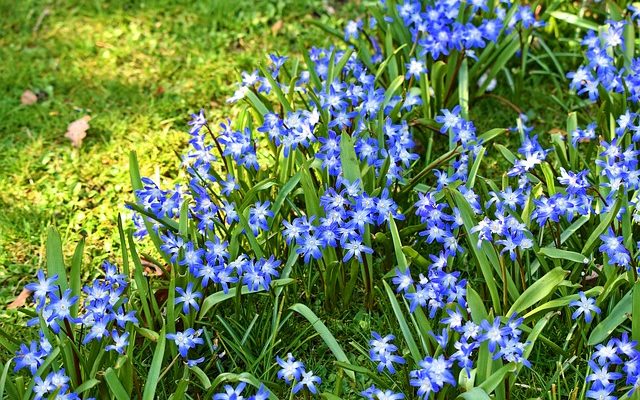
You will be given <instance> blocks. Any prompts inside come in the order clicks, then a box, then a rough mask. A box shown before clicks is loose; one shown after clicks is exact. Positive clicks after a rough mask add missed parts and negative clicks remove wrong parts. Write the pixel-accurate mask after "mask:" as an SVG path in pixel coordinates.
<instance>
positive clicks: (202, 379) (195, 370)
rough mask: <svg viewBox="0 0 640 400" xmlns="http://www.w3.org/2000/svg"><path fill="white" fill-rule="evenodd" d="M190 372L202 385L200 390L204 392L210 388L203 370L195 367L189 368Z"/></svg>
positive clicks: (209, 382)
mask: <svg viewBox="0 0 640 400" xmlns="http://www.w3.org/2000/svg"><path fill="white" fill-rule="evenodd" d="M191 371H192V372H193V373H194V374H195V375H196V377H198V379H199V380H200V383H201V384H202V388H203V389H204V390H209V388H210V387H211V380H209V377H208V376H207V374H206V373H205V372H204V371H203V370H201V369H200V367H198V366H197V365H196V366H193V367H191Z"/></svg>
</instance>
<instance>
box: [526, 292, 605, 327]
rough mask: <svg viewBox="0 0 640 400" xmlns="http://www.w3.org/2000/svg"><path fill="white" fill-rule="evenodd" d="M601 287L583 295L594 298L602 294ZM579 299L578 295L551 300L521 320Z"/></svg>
mask: <svg viewBox="0 0 640 400" xmlns="http://www.w3.org/2000/svg"><path fill="white" fill-rule="evenodd" d="M602 290H603V288H602V286H596V287H594V288H591V289H589V290H587V291H585V292H584V293H585V295H586V296H587V297H594V296H598V295H600V293H602ZM579 298H580V295H578V294H572V295H569V296H565V297H562V298H559V299H555V300H551V301H548V302H546V303H544V304H542V305H540V306H538V307H536V308H534V309H533V310H531V311H529V312H528V313H526V314H525V315H524V316H523V318H524V319H525V320H527V319H529V318H530V317H532V316H534V315H536V314H538V313H540V312H542V311H547V310H554V309H556V308H560V307H565V306H567V305H569V303H571V302H572V301H574V300H578V299H579Z"/></svg>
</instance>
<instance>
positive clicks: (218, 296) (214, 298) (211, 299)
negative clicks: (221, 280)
mask: <svg viewBox="0 0 640 400" xmlns="http://www.w3.org/2000/svg"><path fill="white" fill-rule="evenodd" d="M293 282H295V279H293V278H282V279H275V280H273V281H271V286H273V287H276V288H278V287H283V286H286V285H289V284H291V283H293ZM236 291H237V288H236V287H232V288H230V289H229V292H227V293H225V292H223V291H219V292H215V293H213V294H210V295H209V296H207V297H206V298H205V299H204V301H203V302H202V306H200V313H199V317H200V318H203V317H204V316H206V315H207V313H208V312H209V311H210V310H211V308H213V306H215V305H216V304H219V303H222V302H223V301H226V300H229V299H232V298H234V297H235V295H236ZM262 291H264V289H260V290H258V291H257V292H262ZM247 293H249V288H248V287H247V286H246V285H243V286H242V289H241V293H240V294H242V295H244V294H247ZM253 293H256V292H253Z"/></svg>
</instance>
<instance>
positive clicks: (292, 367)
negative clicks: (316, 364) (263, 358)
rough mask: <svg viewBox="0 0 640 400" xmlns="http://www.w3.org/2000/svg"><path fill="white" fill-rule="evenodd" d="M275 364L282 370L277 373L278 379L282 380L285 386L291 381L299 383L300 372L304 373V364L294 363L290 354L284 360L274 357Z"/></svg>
mask: <svg viewBox="0 0 640 400" xmlns="http://www.w3.org/2000/svg"><path fill="white" fill-rule="evenodd" d="M276 362H277V363H278V365H279V366H280V367H281V368H282V369H280V370H279V371H278V379H283V380H284V381H285V382H286V383H287V384H290V383H291V382H292V381H296V382H298V381H300V377H301V375H302V372H304V364H303V363H302V362H300V361H296V359H295V358H293V355H292V354H291V353H288V354H287V358H286V360H283V359H282V358H280V357H278V356H276Z"/></svg>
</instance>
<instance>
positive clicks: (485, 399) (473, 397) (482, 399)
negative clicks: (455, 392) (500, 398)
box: [456, 387, 491, 400]
mask: <svg viewBox="0 0 640 400" xmlns="http://www.w3.org/2000/svg"><path fill="white" fill-rule="evenodd" d="M456 399H464V400H491V397H489V395H488V394H487V392H485V391H484V390H482V389H480V388H479V387H474V388H473V389H471V390H469V391H468V392H464V393H462V394H461V395H460V396H458V397H456Z"/></svg>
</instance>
